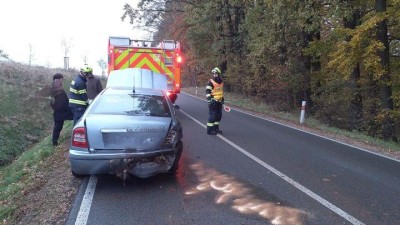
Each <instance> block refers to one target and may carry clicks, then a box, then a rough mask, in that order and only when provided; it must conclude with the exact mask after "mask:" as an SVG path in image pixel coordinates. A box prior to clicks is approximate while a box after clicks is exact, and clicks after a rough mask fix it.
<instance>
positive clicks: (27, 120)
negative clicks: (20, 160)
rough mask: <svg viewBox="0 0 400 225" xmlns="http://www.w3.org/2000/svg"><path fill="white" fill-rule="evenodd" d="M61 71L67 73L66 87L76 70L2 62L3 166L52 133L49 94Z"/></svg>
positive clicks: (0, 137) (0, 139) (0, 118)
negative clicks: (54, 79) (54, 80)
mask: <svg viewBox="0 0 400 225" xmlns="http://www.w3.org/2000/svg"><path fill="white" fill-rule="evenodd" d="M58 72H60V73H62V74H64V77H65V82H64V86H65V88H67V86H68V84H69V82H70V80H71V79H72V77H73V76H74V73H75V72H73V71H64V70H60V69H48V68H43V67H34V66H27V65H23V64H19V63H13V62H0V102H1V104H0V124H1V125H0V143H1V145H0V166H3V165H7V164H9V163H10V162H12V161H13V160H14V159H15V158H16V157H18V156H19V155H20V154H21V153H22V152H24V151H25V150H26V149H29V148H30V147H31V146H32V145H34V144H36V143H37V142H38V141H40V140H42V139H43V138H44V137H46V136H47V135H48V134H49V132H48V131H49V130H51V129H52V126H53V115H52V113H53V111H52V109H51V107H50V104H49V103H50V101H49V99H48V97H49V96H50V86H51V83H52V80H53V79H52V77H53V75H54V74H55V73H58Z"/></svg>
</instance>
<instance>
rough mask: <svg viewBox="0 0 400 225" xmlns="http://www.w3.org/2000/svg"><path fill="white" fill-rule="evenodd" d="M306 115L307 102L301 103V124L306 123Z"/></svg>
mask: <svg viewBox="0 0 400 225" xmlns="http://www.w3.org/2000/svg"><path fill="white" fill-rule="evenodd" d="M305 113H306V101H302V102H301V113H300V124H303V123H304V115H305Z"/></svg>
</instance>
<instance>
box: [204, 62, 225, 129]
mask: <svg viewBox="0 0 400 225" xmlns="http://www.w3.org/2000/svg"><path fill="white" fill-rule="evenodd" d="M211 72H212V74H213V78H212V79H210V80H209V81H208V83H207V86H206V97H207V103H208V114H209V117H208V122H207V134H210V135H217V134H222V131H221V130H220V129H219V123H220V121H221V118H222V106H223V104H224V91H223V89H224V83H223V81H222V78H221V70H220V69H219V68H218V67H215V68H214V69H213V70H212V71H211Z"/></svg>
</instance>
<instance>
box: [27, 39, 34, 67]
mask: <svg viewBox="0 0 400 225" xmlns="http://www.w3.org/2000/svg"><path fill="white" fill-rule="evenodd" d="M33 60H35V53H34V51H33V46H32V44H29V58H28V62H29V66H31V65H32V61H33Z"/></svg>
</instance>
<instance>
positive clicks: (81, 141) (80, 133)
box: [72, 127, 88, 148]
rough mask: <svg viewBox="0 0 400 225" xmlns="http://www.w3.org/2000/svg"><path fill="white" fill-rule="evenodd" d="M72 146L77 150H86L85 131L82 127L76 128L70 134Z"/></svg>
mask: <svg viewBox="0 0 400 225" xmlns="http://www.w3.org/2000/svg"><path fill="white" fill-rule="evenodd" d="M72 146H74V147H79V148H87V147H88V143H87V139H86V129H85V128H84V127H77V128H75V129H74V132H73V133H72Z"/></svg>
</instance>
